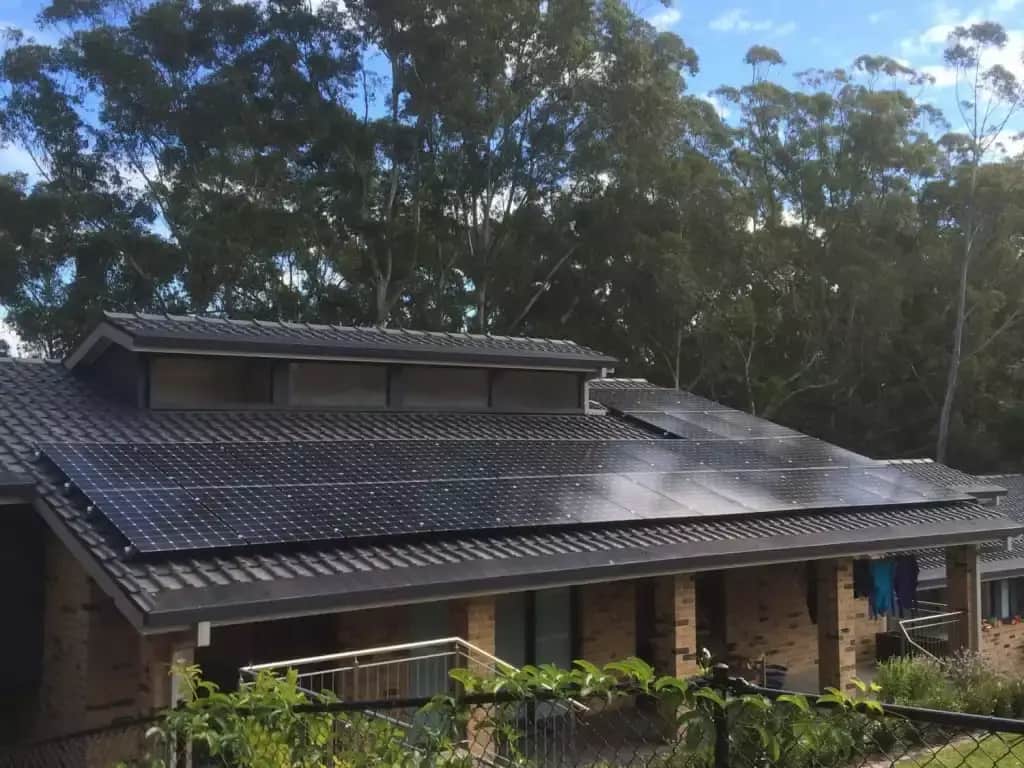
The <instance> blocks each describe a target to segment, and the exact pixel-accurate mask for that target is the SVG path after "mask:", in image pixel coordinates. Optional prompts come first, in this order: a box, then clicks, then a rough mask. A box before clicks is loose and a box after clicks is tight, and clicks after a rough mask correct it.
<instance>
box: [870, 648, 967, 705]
mask: <svg viewBox="0 0 1024 768" xmlns="http://www.w3.org/2000/svg"><path fill="white" fill-rule="evenodd" d="M875 683H876V684H878V686H879V687H880V688H881V689H882V696H883V698H884V699H885V701H887V702H889V703H891V704H907V705H910V706H917V707H928V708H930V709H953V708H955V705H956V703H957V696H956V690H955V688H954V686H953V685H952V684H951V681H950V679H949V677H948V675H947V672H946V669H945V667H944V666H943V664H941V663H939V662H937V661H934V660H933V659H928V658H925V657H921V656H902V657H895V658H892V659H888V660H887V661H883V662H880V663H879V665H878V671H877V673H876V674H875Z"/></svg>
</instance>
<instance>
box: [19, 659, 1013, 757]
mask: <svg viewBox="0 0 1024 768" xmlns="http://www.w3.org/2000/svg"><path fill="white" fill-rule="evenodd" d="M677 694H678V695H677ZM684 699H685V700H684ZM299 709H300V710H301V711H300V712H299V713H298V714H299V717H296V718H294V719H293V721H291V725H289V726H288V727H287V728H285V729H278V728H275V727H274V724H273V721H272V720H267V719H264V718H256V717H254V718H253V721H252V723H251V726H248V727H246V729H245V733H244V739H240V737H239V735H238V734H234V735H233V736H231V737H227V738H226V739H225V743H219V744H216V745H214V744H213V742H211V741H210V740H209V739H208V738H204V739H203V740H201V741H193V742H191V743H189V744H183V743H180V742H179V743H177V744H175V745H174V748H173V749H172V748H170V747H169V746H168V745H167V744H166V743H164V744H159V743H154V742H153V741H152V739H150V741H149V743H148V744H147V745H146V747H145V748H144V747H143V743H142V741H143V736H144V733H145V731H146V729H147V726H146V724H145V723H141V722H140V723H135V724H132V725H128V726H119V727H116V728H110V729H103V730H98V731H92V732H89V733H84V734H79V735H77V736H74V737H71V738H67V739H61V740H54V741H49V742H42V743H39V744H35V745H29V746H26V747H22V748H20V749H19V750H14V751H9V752H7V753H3V752H0V768H8V766H10V767H11V768H13V767H14V766H17V767H18V768H37V767H38V768H111V766H114V765H116V764H118V762H119V761H126V760H128V761H129V762H128V764H129V765H133V766H144V767H145V768H156V767H157V766H160V767H162V768H170V766H175V768H179V767H180V768H213V766H217V768H230V767H232V766H238V767H239V768H243V767H244V768H286V767H289V766H302V768H319V766H323V767H324V768H328V767H330V768H339V767H340V766H344V767H345V768H371V767H373V768H381V767H383V766H387V767H388V768H612V767H613V766H617V767H622V768H774V767H778V768H818V767H820V768H835V767H839V766H842V767H844V768H883V767H887V768H893V767H898V768H926V767H927V768H989V766H999V768H1021V766H1024V721H1020V720H1011V719H1005V718H996V717H983V716H977V715H967V714H962V713H954V712H944V711H936V710H927V709H919V708H914V707H904V706H895V705H879V704H877V703H874V702H870V701H866V700H858V699H849V698H847V697H845V696H842V695H831V696H825V697H822V698H815V697H808V696H804V695H800V694H793V693H787V692H785V691H779V690H776V689H767V688H761V687H758V686H754V685H751V684H749V683H747V682H746V681H744V680H741V679H738V678H734V677H729V675H728V672H727V671H726V670H717V674H716V675H715V676H714V677H709V678H704V679H701V680H699V681H696V684H695V686H694V687H693V688H691V689H690V690H689V692H687V693H686V695H685V696H683V695H682V694H681V693H678V692H670V693H669V694H665V693H664V692H658V693H654V692H652V690H651V689H650V688H647V689H643V690H641V689H636V688H632V687H630V686H622V687H619V688H616V689H615V690H613V691H604V692H602V693H601V694H600V695H594V696H586V695H583V693H581V694H580V695H578V696H576V697H574V698H572V699H567V698H564V697H561V696H560V697H557V698H556V697H552V696H550V695H549V694H546V693H545V692H543V691H538V692H534V693H531V694H530V695H528V696H524V695H512V694H505V695H502V694H500V693H499V694H495V693H486V694H474V695H466V696H461V697H448V698H435V699H433V700H427V699H404V700H385V701H361V702H352V701H344V702H332V703H327V704H309V705H302V706H301V707H300V708H299ZM231 739H236V740H237V742H232V741H231ZM211 747H212V748H211ZM147 749H148V751H149V755H148V756H147V757H142V755H143V753H144V752H145V751H146V750H147ZM169 755H171V756H169Z"/></svg>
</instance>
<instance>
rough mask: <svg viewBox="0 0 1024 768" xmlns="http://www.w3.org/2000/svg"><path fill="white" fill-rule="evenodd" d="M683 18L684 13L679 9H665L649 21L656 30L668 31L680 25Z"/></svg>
mask: <svg viewBox="0 0 1024 768" xmlns="http://www.w3.org/2000/svg"><path fill="white" fill-rule="evenodd" d="M681 18H683V12H682V11H680V10H679V9H678V8H665V9H664V10H662V11H659V12H658V13H656V14H654V15H653V16H651V17H650V18H649V19H648V21H649V22H651V25H652V26H653V27H654V28H655V29H668V28H669V27H673V26H675V25H676V24H678V23H679V20H680V19H681Z"/></svg>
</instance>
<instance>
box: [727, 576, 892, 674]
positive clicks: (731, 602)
mask: <svg viewBox="0 0 1024 768" xmlns="http://www.w3.org/2000/svg"><path fill="white" fill-rule="evenodd" d="M844 562H848V561H844ZM724 578H725V593H726V638H727V647H728V651H729V654H730V655H731V656H738V657H745V658H748V659H751V660H757V659H760V657H761V655H762V654H764V656H765V660H766V661H767V663H769V664H781V665H782V666H785V667H787V668H788V670H789V673H788V677H787V681H788V682H787V684H789V685H797V686H800V687H815V686H816V684H817V679H818V677H817V672H818V627H817V625H816V624H814V623H812V622H811V617H810V613H809V612H808V608H807V579H808V572H807V565H806V563H786V564H781V565H770V566H761V567H757V568H740V569H735V570H729V571H726V572H725V574H724ZM842 581H843V587H842V595H843V598H842V607H841V611H842V617H841V621H842V627H843V628H844V629H845V631H844V632H843V640H842V642H843V643H844V644H846V645H847V646H849V647H848V648H847V650H848V651H849V650H850V649H851V648H852V649H855V654H856V663H867V664H869V663H870V662H871V661H873V659H874V632H875V631H876V629H877V628H878V627H879V626H880V622H879V621H875V620H872V619H870V618H869V617H868V605H867V600H866V599H863V598H862V599H856V598H854V597H853V585H852V574H851V573H850V572H849V569H847V570H846V571H844V572H843V576H842ZM850 664H851V662H850V660H849V659H847V660H846V661H844V666H846V667H850Z"/></svg>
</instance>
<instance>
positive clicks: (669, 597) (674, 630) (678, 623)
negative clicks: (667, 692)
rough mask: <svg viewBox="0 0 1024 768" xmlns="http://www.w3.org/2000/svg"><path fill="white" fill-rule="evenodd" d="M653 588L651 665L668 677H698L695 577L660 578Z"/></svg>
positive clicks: (686, 575) (682, 575) (681, 575)
mask: <svg viewBox="0 0 1024 768" xmlns="http://www.w3.org/2000/svg"><path fill="white" fill-rule="evenodd" d="M653 589H654V633H653V636H652V637H651V642H650V646H651V653H652V658H651V659H650V662H651V664H652V665H653V666H654V668H655V669H656V670H658V672H660V673H661V674H664V675H673V676H675V677H685V676H687V675H692V674H696V672H697V661H696V659H697V620H696V603H697V598H696V589H695V584H694V578H693V574H689V573H686V574H679V575H677V576H659V577H658V578H656V579H654V580H653Z"/></svg>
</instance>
